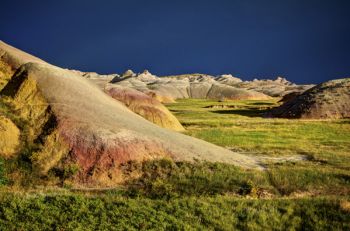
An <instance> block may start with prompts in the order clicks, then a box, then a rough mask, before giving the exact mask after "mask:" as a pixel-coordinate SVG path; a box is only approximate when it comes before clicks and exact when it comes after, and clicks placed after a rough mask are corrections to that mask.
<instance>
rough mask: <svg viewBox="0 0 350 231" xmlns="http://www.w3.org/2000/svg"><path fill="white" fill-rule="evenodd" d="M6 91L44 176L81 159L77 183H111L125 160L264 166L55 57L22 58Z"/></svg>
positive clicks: (117, 179) (118, 178)
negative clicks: (152, 118) (118, 95)
mask: <svg viewBox="0 0 350 231" xmlns="http://www.w3.org/2000/svg"><path fill="white" fill-rule="evenodd" d="M1 96H2V97H4V96H5V97H7V98H8V99H9V100H11V103H12V105H13V107H14V108H13V111H16V112H18V113H19V115H18V116H20V117H21V118H23V119H25V120H26V121H27V123H28V125H29V126H28V129H29V131H26V133H24V134H25V136H28V138H27V137H26V139H28V142H33V143H35V144H36V145H37V146H38V147H37V148H36V149H35V151H33V152H31V153H29V154H28V155H30V156H29V157H28V158H29V159H30V160H31V161H32V164H33V169H36V171H37V172H38V173H40V174H41V175H42V176H45V175H47V174H48V173H49V172H50V171H53V170H55V169H56V170H55V171H54V172H57V169H60V168H61V169H62V168H63V169H64V168H65V167H66V166H70V165H75V166H77V168H78V173H77V175H75V177H74V184H81V185H84V186H112V185H115V184H117V183H119V182H121V181H122V180H123V179H121V174H120V165H121V164H123V163H125V162H128V161H131V160H136V161H144V160H147V159H153V158H171V159H173V160H175V161H195V160H199V161H201V160H202V161H211V162H226V163H231V164H236V165H238V166H242V167H248V168H259V167H260V166H259V165H258V164H257V162H256V161H255V160H254V159H252V158H250V157H247V156H244V155H241V154H238V153H234V152H231V151H229V150H227V149H224V148H221V147H218V146H215V145H213V144H210V143H207V142H205V141H202V140H199V139H195V138H192V137H189V136H186V135H183V134H181V133H178V132H174V131H171V130H169V129H164V128H161V127H159V126H157V125H155V124H153V123H151V122H149V121H147V120H145V119H144V118H142V117H141V116H139V115H137V114H135V113H133V112H132V111H130V110H129V109H128V108H127V107H125V105H123V104H122V103H120V102H118V101H117V100H115V99H113V98H112V97H110V96H108V95H107V94H105V93H104V92H103V91H101V90H100V89H99V88H98V87H97V86H96V85H94V84H92V83H91V82H89V81H88V80H87V79H86V78H85V77H82V76H81V75H79V74H75V73H73V72H72V71H69V70H64V69H61V68H58V67H55V66H52V65H50V64H46V63H41V62H37V63H31V62H29V63H26V64H23V65H21V66H20V67H19V68H18V69H17V70H16V73H15V74H14V75H13V76H12V77H11V80H10V81H9V82H8V83H7V84H6V87H5V88H4V89H3V90H2V91H1ZM61 171H63V170H61Z"/></svg>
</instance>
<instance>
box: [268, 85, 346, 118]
mask: <svg viewBox="0 0 350 231" xmlns="http://www.w3.org/2000/svg"><path fill="white" fill-rule="evenodd" d="M269 116H274V117H283V118H303V119H340V118H350V78H347V79H336V80H331V81H328V82H325V83H322V84H319V85H317V86H315V87H313V88H311V89H309V90H307V91H306V92H304V93H303V94H301V95H299V96H296V97H295V98H294V99H291V100H289V101H287V102H286V103H284V104H283V105H281V106H280V107H278V108H275V109H273V110H272V111H271V113H269Z"/></svg>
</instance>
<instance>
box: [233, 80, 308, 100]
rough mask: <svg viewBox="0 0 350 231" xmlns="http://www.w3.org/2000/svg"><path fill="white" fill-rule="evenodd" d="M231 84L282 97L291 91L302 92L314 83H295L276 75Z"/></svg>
mask: <svg viewBox="0 0 350 231" xmlns="http://www.w3.org/2000/svg"><path fill="white" fill-rule="evenodd" d="M232 86H235V87H239V88H243V89H247V90H253V91H257V92H261V93H264V94H266V95H269V96H272V97H283V96H284V95H286V94H289V93H292V92H298V93H302V92H304V91H306V90H307V89H310V88H311V87H313V86H314V85H310V84H309V85H296V84H294V83H291V82H289V81H288V80H286V79H285V78H282V77H277V78H276V79H275V80H270V79H262V80H258V79H254V80H253V81H245V82H238V83H236V84H233V85H232Z"/></svg>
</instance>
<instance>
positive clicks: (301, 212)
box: [0, 195, 350, 230]
mask: <svg viewBox="0 0 350 231" xmlns="http://www.w3.org/2000/svg"><path fill="white" fill-rule="evenodd" d="M344 201H345V199H342V200H339V199H332V198H328V199H327V198H319V199H278V200H257V199H234V198H231V197H227V196H219V197H200V198H194V197H186V198H182V199H171V200H151V199H141V198H138V199H125V198H121V197H86V196H79V195H67V196H58V195H46V196H41V195H40V196H38V195H37V196H33V195H26V196H25V195H23V196H14V195H3V196H2V198H1V199H0V229H6V230H348V229H350V222H349V221H350V213H349V211H346V210H344V208H343V207H342V203H344Z"/></svg>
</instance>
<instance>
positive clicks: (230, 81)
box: [215, 74, 242, 86]
mask: <svg viewBox="0 0 350 231" xmlns="http://www.w3.org/2000/svg"><path fill="white" fill-rule="evenodd" d="M215 80H216V81H217V82H219V83H222V84H226V85H229V86H235V85H236V84H237V83H240V82H242V80H241V79H240V78H237V77H234V76H232V75H230V74H225V75H219V76H217V77H216V78H215Z"/></svg>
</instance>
